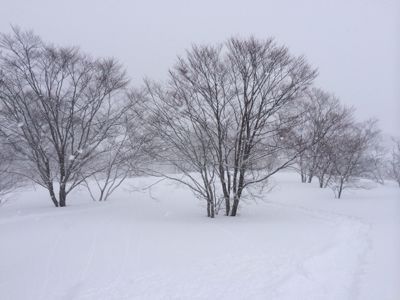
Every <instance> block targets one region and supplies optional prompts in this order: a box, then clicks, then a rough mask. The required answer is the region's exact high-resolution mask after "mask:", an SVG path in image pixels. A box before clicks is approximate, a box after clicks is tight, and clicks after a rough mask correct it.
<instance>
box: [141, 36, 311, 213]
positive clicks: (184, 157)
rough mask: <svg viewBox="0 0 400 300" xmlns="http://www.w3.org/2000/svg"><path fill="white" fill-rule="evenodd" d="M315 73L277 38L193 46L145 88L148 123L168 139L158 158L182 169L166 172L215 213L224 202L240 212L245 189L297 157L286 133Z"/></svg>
mask: <svg viewBox="0 0 400 300" xmlns="http://www.w3.org/2000/svg"><path fill="white" fill-rule="evenodd" d="M315 76H316V71H315V70H314V69H313V68H312V67H310V66H309V65H308V64H307V62H306V61H305V59H304V58H303V57H294V56H292V55H291V54H290V53H289V51H288V49H287V48H286V47H282V46H279V45H277V44H276V43H275V42H274V41H273V40H272V39H269V40H265V41H263V40H257V39H255V38H249V39H237V38H233V39H230V40H228V41H227V42H226V43H224V44H221V45H217V46H207V45H206V46H194V47H193V48H192V49H191V50H189V51H187V54H186V57H181V58H179V59H178V61H177V63H176V65H175V66H174V68H173V69H171V70H170V72H169V80H168V83H167V84H166V85H165V86H163V85H160V84H157V83H154V82H147V85H146V88H145V91H144V93H145V96H146V98H147V101H146V103H147V107H148V110H149V111H151V113H152V117H151V120H152V121H151V122H150V123H149V127H150V130H151V131H153V132H155V133H158V134H157V137H158V139H159V142H160V143H161V144H162V145H163V151H158V152H156V153H154V157H155V159H156V160H158V161H161V162H168V163H169V164H171V165H173V166H174V167H175V168H176V169H177V170H179V175H178V176H175V175H171V174H165V173H164V174H160V175H162V176H166V177H168V178H170V179H173V180H177V181H179V182H181V183H183V184H185V185H186V186H188V187H189V188H191V189H192V190H193V191H194V192H195V193H196V195H197V196H199V197H200V198H202V199H204V200H205V201H206V203H207V215H208V216H209V217H214V216H215V214H217V213H218V211H219V209H220V208H221V207H223V208H224V209H225V215H230V216H235V215H236V214H237V212H238V208H239V203H240V200H241V198H242V197H243V195H244V193H245V191H246V189H249V188H250V187H252V186H260V185H262V184H264V183H265V182H266V181H267V180H268V178H269V177H270V176H272V175H273V174H275V173H276V172H278V171H279V170H281V169H283V168H285V167H286V166H288V165H289V164H291V163H292V162H293V161H294V160H295V158H296V157H297V155H298V152H299V151H298V150H297V149H285V142H284V140H285V139H289V138H290V135H291V132H292V130H293V129H294V128H295V127H296V126H297V125H299V120H300V119H299V118H298V111H297V110H296V109H294V106H295V102H296V101H297V99H298V98H299V97H300V95H302V93H304V91H305V90H306V89H307V88H308V87H309V86H310V85H311V83H312V82H313V79H314V78H315ZM289 150H290V151H289ZM182 174H183V176H181V175H182Z"/></svg>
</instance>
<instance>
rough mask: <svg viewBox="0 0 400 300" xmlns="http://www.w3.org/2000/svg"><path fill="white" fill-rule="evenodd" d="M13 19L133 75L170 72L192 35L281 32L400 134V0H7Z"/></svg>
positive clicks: (362, 108) (361, 108)
mask: <svg viewBox="0 0 400 300" xmlns="http://www.w3.org/2000/svg"><path fill="white" fill-rule="evenodd" d="M10 24H13V25H19V26H20V27H22V28H23V29H33V30H34V31H35V32H36V33H37V34H39V35H40V36H41V37H42V38H43V39H44V40H46V41H50V42H54V43H56V44H59V45H77V46H80V47H81V48H82V49H83V50H84V51H86V52H89V53H91V54H93V55H96V56H114V57H116V58H118V59H119V60H120V62H121V63H123V64H124V65H125V66H126V69H127V71H128V73H129V75H130V77H131V78H132V82H133V83H140V82H141V80H142V78H143V77H145V76H147V77H151V78H155V79H164V78H165V76H166V73H167V70H168V68H169V67H170V66H171V65H172V64H173V63H174V61H175V58H176V56H177V55H178V54H183V53H184V51H185V49H187V48H188V47H190V46H191V44H192V43H216V42H221V41H224V40H226V39H227V38H229V37H231V36H233V35H234V36H242V37H246V36H249V35H254V36H256V37H259V38H266V37H271V36H272V37H275V38H276V40H277V41H278V42H279V43H281V44H285V45H286V46H288V47H289V49H290V50H291V52H292V53H293V54H296V55H299V54H304V55H305V56H306V57H307V58H308V61H309V62H310V63H311V64H312V65H313V66H315V67H317V68H318V70H319V77H318V79H317V82H316V85H317V86H319V87H321V88H323V89H325V90H327V91H330V92H333V93H335V94H336V96H338V97H339V98H340V99H341V100H342V102H343V103H346V104H348V105H353V106H355V107H356V108H357V116H358V117H359V119H366V118H369V117H377V118H378V119H379V120H380V127H381V128H382V129H383V130H384V131H385V132H386V133H388V134H391V135H396V136H400V0H334V1H333V0H332V1H328V0H326V1H323V0H315V1H313V0H302V1H301V0H292V1H289V0H283V1H282V0H280V1H278V0H276V1H254V0H247V1H233V0H223V1H217V0H198V1H188V0H187V1H183V0H182V1H178V0H174V1H161V0H160V1H148V0H147V1H144V0H143V1H134V0H132V1H128V0H126V1H118V0H114V1H111V0H110V1H108V0H103V1H102V0H97V1H84V0H64V1H56V0H47V1H46V0H35V1H34V0H30V1H29V0H24V1H23V0H12V1H8V0H1V1H0V31H1V32H8V31H9V30H10Z"/></svg>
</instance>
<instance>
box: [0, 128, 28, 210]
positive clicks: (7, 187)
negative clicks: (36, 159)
mask: <svg viewBox="0 0 400 300" xmlns="http://www.w3.org/2000/svg"><path fill="white" fill-rule="evenodd" d="M16 164H17V161H16V160H15V156H14V153H13V152H12V148H11V147H9V145H8V142H7V141H6V140H4V139H3V137H2V136H1V135H0V205H1V204H2V203H4V202H5V200H6V199H7V196H8V195H9V194H10V193H12V192H14V191H15V190H16V189H18V188H20V187H21V186H23V185H24V183H25V180H23V178H22V177H21V176H18V175H16V174H15V173H13V172H12V170H13V168H14V167H15V165H16Z"/></svg>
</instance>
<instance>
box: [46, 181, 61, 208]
mask: <svg viewBox="0 0 400 300" xmlns="http://www.w3.org/2000/svg"><path fill="white" fill-rule="evenodd" d="M47 190H48V191H49V193H50V198H51V201H53V204H54V206H55V207H58V206H59V203H58V201H57V198H56V194H55V193H54V187H53V183H52V182H50V183H49V184H48V185H47Z"/></svg>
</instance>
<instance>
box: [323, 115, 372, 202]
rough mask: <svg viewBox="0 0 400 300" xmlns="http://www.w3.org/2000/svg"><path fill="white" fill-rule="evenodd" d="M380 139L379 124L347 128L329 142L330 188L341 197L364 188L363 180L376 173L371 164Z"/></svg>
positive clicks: (354, 125)
mask: <svg viewBox="0 0 400 300" xmlns="http://www.w3.org/2000/svg"><path fill="white" fill-rule="evenodd" d="M378 137H379V130H378V129H377V127H376V121H373V120H370V121H367V122H364V123H354V124H351V125H348V126H347V127H346V128H344V129H343V130H342V131H341V132H340V133H338V134H337V135H336V136H335V138H334V139H332V140H331V141H330V144H329V149H328V153H327V154H328V156H327V157H328V159H329V160H330V161H331V163H332V166H331V169H330V174H329V175H330V180H329V182H328V184H329V186H330V187H331V188H332V190H333V191H334V192H335V196H336V197H337V198H340V197H341V196H342V193H343V190H344V189H347V188H361V187H364V186H365V185H363V184H362V183H360V179H362V178H370V177H371V174H372V173H373V172H374V171H375V166H374V164H371V161H372V160H374V159H375V158H374V157H373V154H374V152H373V149H374V147H375V145H376V142H377V140H378Z"/></svg>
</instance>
